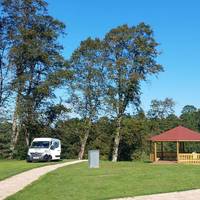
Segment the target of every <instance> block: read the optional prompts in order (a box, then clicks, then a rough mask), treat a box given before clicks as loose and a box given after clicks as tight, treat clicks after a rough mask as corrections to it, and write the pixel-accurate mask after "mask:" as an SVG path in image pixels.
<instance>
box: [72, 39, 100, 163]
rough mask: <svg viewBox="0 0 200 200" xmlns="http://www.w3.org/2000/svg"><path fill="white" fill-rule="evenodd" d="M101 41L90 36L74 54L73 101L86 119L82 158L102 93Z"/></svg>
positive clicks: (81, 115) (77, 110) (81, 148)
mask: <svg viewBox="0 0 200 200" xmlns="http://www.w3.org/2000/svg"><path fill="white" fill-rule="evenodd" d="M101 46H102V44H101V41H100V40H99V39H94V40H93V39H91V38H88V39H86V40H85V41H83V42H81V44H80V47H79V48H78V49H76V50H75V51H74V53H73V54H72V57H71V60H70V65H71V67H72V69H73V81H72V83H71V102H72V104H73V107H74V111H75V112H76V113H77V114H79V116H80V117H81V118H82V119H83V120H84V121H85V131H84V133H83V134H82V136H81V147H80V151H79V155H78V158H79V159H82V158H83V155H84V151H85V146H86V143H87V140H88V137H89V134H90V132H91V128H92V122H93V121H94V120H95V118H96V117H97V114H98V111H99V108H100V105H101V104H100V99H101V97H102V96H101V95H102V86H103V85H102V64H101Z"/></svg>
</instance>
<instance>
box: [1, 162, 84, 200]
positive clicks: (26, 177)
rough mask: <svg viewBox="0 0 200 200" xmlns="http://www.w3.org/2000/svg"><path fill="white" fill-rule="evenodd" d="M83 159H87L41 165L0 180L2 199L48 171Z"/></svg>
mask: <svg viewBox="0 0 200 200" xmlns="http://www.w3.org/2000/svg"><path fill="white" fill-rule="evenodd" d="M83 161H85V160H77V161H71V162H65V163H60V164H55V165H48V166H44V167H39V168H35V169H31V170H29V171H26V172H23V173H20V174H17V175H15V176H12V177H10V178H7V179H5V180H3V181H0V200H2V199H5V198H6V197H8V196H10V195H13V194H14V193H16V192H18V191H20V190H22V189H23V188H24V187H26V186H27V185H29V184H30V183H32V182H33V181H36V180H37V179H38V178H39V177H40V176H42V175H44V174H46V173H48V172H51V171H53V170H55V169H58V168H60V167H64V166H67V165H72V164H76V163H80V162H83Z"/></svg>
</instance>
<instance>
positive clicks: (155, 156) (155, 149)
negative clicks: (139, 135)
mask: <svg viewBox="0 0 200 200" xmlns="http://www.w3.org/2000/svg"><path fill="white" fill-rule="evenodd" d="M154 161H155V162H156V161H157V144H156V142H154Z"/></svg>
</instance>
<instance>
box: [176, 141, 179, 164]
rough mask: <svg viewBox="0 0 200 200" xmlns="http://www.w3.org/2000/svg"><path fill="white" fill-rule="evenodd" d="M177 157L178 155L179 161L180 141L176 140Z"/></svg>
mask: <svg viewBox="0 0 200 200" xmlns="http://www.w3.org/2000/svg"><path fill="white" fill-rule="evenodd" d="M176 157H177V162H178V161H179V142H178V141H177V142H176Z"/></svg>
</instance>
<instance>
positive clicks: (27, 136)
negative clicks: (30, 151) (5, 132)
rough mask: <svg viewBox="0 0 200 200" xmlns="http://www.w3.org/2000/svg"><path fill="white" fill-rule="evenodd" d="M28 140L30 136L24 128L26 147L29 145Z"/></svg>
mask: <svg viewBox="0 0 200 200" xmlns="http://www.w3.org/2000/svg"><path fill="white" fill-rule="evenodd" d="M29 138H30V134H29V132H28V130H27V128H26V127H25V140H26V145H27V147H29V145H30V142H29Z"/></svg>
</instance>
